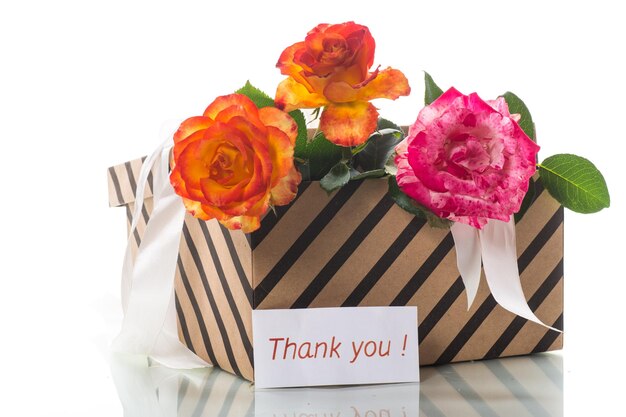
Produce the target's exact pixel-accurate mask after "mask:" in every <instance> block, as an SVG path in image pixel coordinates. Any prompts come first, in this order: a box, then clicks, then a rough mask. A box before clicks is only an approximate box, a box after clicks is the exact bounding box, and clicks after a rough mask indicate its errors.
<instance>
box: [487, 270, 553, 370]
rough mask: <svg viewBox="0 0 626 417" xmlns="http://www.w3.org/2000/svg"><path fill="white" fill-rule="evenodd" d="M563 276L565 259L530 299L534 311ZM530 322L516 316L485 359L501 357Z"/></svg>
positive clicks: (529, 302) (529, 303)
mask: <svg viewBox="0 0 626 417" xmlns="http://www.w3.org/2000/svg"><path fill="white" fill-rule="evenodd" d="M562 276H563V259H561V261H560V262H559V263H558V264H557V265H556V267H555V268H554V269H553V270H552V272H551V273H550V275H548V277H547V278H546V279H545V281H543V283H541V286H539V288H538V289H537V291H535V293H534V294H533V295H532V297H530V299H529V300H528V306H529V307H530V309H531V310H532V311H536V310H537V308H539V306H540V305H541V304H542V303H543V302H544V301H545V299H546V298H547V297H548V295H549V294H550V292H551V291H552V290H553V289H554V287H556V285H557V284H558V283H559V281H561V277H562ZM527 322H528V320H526V319H525V318H523V317H520V316H515V318H514V319H513V320H512V321H511V324H509V326H508V327H507V328H506V329H505V330H504V332H502V335H501V336H500V337H499V338H498V340H496V342H495V343H494V344H493V346H491V349H489V351H488V352H487V353H486V354H485V356H484V357H483V359H491V358H497V357H499V356H500V355H501V354H502V352H504V350H505V349H506V348H507V346H509V344H510V343H511V341H513V339H514V338H515V336H517V334H518V333H519V332H520V330H522V327H524V325H525V324H526V323H527Z"/></svg>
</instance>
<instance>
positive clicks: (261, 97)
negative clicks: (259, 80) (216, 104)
mask: <svg viewBox="0 0 626 417" xmlns="http://www.w3.org/2000/svg"><path fill="white" fill-rule="evenodd" d="M235 92H236V93H238V94H243V95H244V96H246V97H248V98H249V99H250V100H252V102H253V103H254V104H256V106H257V107H258V108H259V109H260V108H262V107H274V100H273V99H272V98H271V97H270V96H268V95H267V94H265V93H264V92H263V91H261V90H259V89H258V88H256V87H255V86H253V85H252V84H250V81H246V85H244V86H243V87H241V88H240V89H239V90H237V91H235Z"/></svg>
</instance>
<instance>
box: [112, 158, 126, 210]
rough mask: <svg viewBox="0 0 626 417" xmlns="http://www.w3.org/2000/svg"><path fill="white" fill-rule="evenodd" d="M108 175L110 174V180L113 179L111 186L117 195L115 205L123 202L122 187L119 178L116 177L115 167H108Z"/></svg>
mask: <svg viewBox="0 0 626 417" xmlns="http://www.w3.org/2000/svg"><path fill="white" fill-rule="evenodd" d="M109 175H110V176H111V181H113V186H114V188H115V195H116V196H117V205H120V204H124V197H122V189H121V188H120V180H119V178H117V173H116V172H115V167H109Z"/></svg>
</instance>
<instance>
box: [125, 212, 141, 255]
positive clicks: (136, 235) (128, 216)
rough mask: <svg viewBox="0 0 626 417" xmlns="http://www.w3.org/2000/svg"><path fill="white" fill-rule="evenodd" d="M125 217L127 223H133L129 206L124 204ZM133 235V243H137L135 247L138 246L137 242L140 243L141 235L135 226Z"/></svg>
mask: <svg viewBox="0 0 626 417" xmlns="http://www.w3.org/2000/svg"><path fill="white" fill-rule="evenodd" d="M126 217H127V218H128V224H129V225H130V224H132V223H133V213H131V212H130V207H129V206H126ZM133 236H135V243H137V247H139V244H140V243H141V237H139V230H137V228H135V230H133Z"/></svg>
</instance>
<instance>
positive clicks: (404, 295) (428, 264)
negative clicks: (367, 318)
mask: <svg viewBox="0 0 626 417" xmlns="http://www.w3.org/2000/svg"><path fill="white" fill-rule="evenodd" d="M453 246H454V240H453V239H452V233H448V234H447V235H446V237H445V238H443V240H442V241H441V242H439V245H437V247H436V248H435V250H434V251H433V252H432V253H431V254H430V256H429V257H428V259H426V261H425V262H424V263H423V264H422V266H420V267H419V269H418V270H417V272H416V273H415V275H413V276H412V277H411V279H410V280H409V282H407V283H406V285H405V286H404V288H402V290H401V291H400V293H399V294H398V295H397V296H396V298H395V299H394V300H393V301H392V302H391V305H392V306H404V305H406V304H407V303H408V302H409V301H410V300H411V297H413V296H414V295H415V293H416V292H417V291H418V290H419V289H420V287H421V286H422V284H423V283H424V282H426V280H427V279H428V277H429V276H430V274H432V273H433V271H434V270H435V268H437V266H438V265H439V264H440V263H441V261H442V260H443V258H445V257H446V256H447V255H448V252H450V250H451V249H452V247H453Z"/></svg>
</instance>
